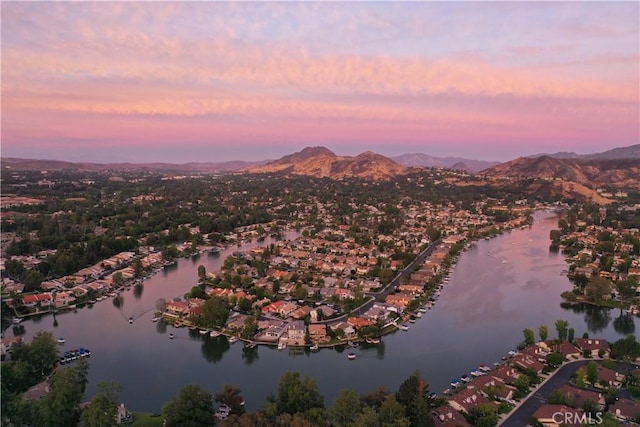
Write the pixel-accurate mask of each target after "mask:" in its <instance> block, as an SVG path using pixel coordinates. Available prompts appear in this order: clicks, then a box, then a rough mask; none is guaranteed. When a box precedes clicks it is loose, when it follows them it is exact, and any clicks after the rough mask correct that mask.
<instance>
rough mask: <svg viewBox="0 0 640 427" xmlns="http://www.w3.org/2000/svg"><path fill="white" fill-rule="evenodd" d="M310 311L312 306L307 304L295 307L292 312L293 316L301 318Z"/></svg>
mask: <svg viewBox="0 0 640 427" xmlns="http://www.w3.org/2000/svg"><path fill="white" fill-rule="evenodd" d="M310 313H311V307H309V306H306V305H305V306H303V307H299V308H297V309H295V310H294V311H293V312H292V313H291V317H292V318H294V319H297V320H301V319H304V318H305V317H307V316H308V315H309V314H310Z"/></svg>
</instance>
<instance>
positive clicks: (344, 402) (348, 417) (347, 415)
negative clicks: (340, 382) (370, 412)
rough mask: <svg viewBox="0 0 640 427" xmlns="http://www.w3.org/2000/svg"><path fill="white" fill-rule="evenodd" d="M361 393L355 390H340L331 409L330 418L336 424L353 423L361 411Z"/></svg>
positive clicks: (345, 424)
mask: <svg viewBox="0 0 640 427" xmlns="http://www.w3.org/2000/svg"><path fill="white" fill-rule="evenodd" d="M360 409H361V402H360V394H358V392H356V391H354V390H340V391H339V392H338V396H336V399H335V400H334V402H333V406H332V407H331V410H330V411H329V419H330V420H331V422H332V423H333V425H336V426H347V425H350V424H351V423H353V422H354V421H355V419H356V417H357V416H358V414H359V413H360Z"/></svg>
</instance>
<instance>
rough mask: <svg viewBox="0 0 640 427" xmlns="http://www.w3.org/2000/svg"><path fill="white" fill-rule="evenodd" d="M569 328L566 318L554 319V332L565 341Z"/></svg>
mask: <svg viewBox="0 0 640 427" xmlns="http://www.w3.org/2000/svg"><path fill="white" fill-rule="evenodd" d="M568 328H569V322H567V321H566V320H560V319H559V320H556V332H557V333H558V339H559V340H560V341H565V340H566V339H567V333H568V331H567V330H568Z"/></svg>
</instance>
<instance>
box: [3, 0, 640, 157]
mask: <svg viewBox="0 0 640 427" xmlns="http://www.w3.org/2000/svg"><path fill="white" fill-rule="evenodd" d="M639 21H640V2H637V1H628V2H609V1H602V2H575V1H570V2H515V1H513V2H508V1H503V2H480V1H475V2H455V1H453V2H159V1H151V2H117V1H108V2H22V1H20V2H18V1H16V2H9V1H2V3H1V24H2V26H1V59H2V65H1V70H2V74H1V83H2V89H1V90H2V93H1V95H2V101H1V102H2V111H1V113H2V115H1V138H2V142H1V146H0V148H1V154H2V156H5V157H24V158H36V159H60V160H70V161H94V162H102V163H105V162H115V161H129V162H151V161H164V162H172V163H182V162H189V161H202V162H218V161H226V160H263V159H273V158H278V157H280V156H283V155H285V154H289V153H292V152H294V151H299V150H301V149H302V148H304V147H306V146H325V147H327V148H329V149H331V150H333V151H334V152H335V153H336V154H339V155H355V154H358V153H361V152H363V151H367V150H372V151H375V152H378V153H380V154H384V155H389V156H392V155H400V154H403V153H425V154H430V155H434V156H457V157H464V158H470V159H477V160H497V161H506V160H510V159H513V158H516V157H519V156H523V155H531V154H537V153H554V152H558V151H573V152H577V153H594V152H601V151H606V150H609V149H612V148H615V147H622V146H628V145H632V144H636V143H638V142H639V141H640V107H639V105H640V46H639V45H640V26H639Z"/></svg>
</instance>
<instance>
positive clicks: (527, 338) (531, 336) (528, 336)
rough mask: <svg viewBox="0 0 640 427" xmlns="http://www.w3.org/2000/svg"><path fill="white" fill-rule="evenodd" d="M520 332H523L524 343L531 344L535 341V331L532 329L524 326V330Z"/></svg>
mask: <svg viewBox="0 0 640 427" xmlns="http://www.w3.org/2000/svg"><path fill="white" fill-rule="evenodd" d="M522 333H523V334H524V344H525V345H531V344H533V343H534V342H535V332H533V329H531V328H526V329H525V330H523V331H522Z"/></svg>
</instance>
